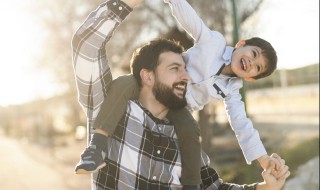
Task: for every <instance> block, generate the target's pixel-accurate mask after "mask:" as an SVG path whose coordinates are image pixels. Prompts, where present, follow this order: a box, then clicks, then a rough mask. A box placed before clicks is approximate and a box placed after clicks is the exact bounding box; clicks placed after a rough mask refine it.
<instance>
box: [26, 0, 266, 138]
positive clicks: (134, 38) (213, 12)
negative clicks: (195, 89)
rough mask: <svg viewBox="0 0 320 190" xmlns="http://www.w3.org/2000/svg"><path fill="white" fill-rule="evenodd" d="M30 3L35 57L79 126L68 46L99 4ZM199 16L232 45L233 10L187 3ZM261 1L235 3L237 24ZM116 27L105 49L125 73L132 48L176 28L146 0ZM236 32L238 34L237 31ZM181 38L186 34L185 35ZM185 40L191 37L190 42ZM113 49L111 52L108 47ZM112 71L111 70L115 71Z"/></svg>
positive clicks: (211, 0) (213, 3) (165, 10)
mask: <svg viewBox="0 0 320 190" xmlns="http://www.w3.org/2000/svg"><path fill="white" fill-rule="evenodd" d="M33 1H34V3H31V5H32V9H33V10H34V14H35V15H37V18H38V19H39V21H40V22H41V23H42V25H43V28H44V32H45V33H46V39H45V42H44V47H43V49H44V51H43V54H42V55H41V56H40V57H39V59H38V64H39V65H40V66H41V67H43V68H46V69H50V70H52V71H54V72H55V74H56V76H57V77H56V79H57V82H59V83H60V84H61V86H62V88H64V89H66V92H67V93H68V95H67V97H68V99H69V102H70V107H72V109H73V111H74V114H73V120H74V121H73V122H74V123H73V126H75V127H76V126H77V125H79V123H80V116H79V106H78V103H77V100H76V98H75V97H76V89H75V81H74V76H73V69H72V64H71V49H70V42H71V37H72V35H73V33H74V32H75V30H76V28H77V27H79V25H80V24H81V22H83V20H84V19H85V17H86V16H87V15H88V13H89V11H90V10H92V9H93V8H95V7H96V6H97V5H98V4H100V3H101V2H103V1H101V0H100V1H98V0H96V1H90V2H88V1H86V0H78V1H77V2H75V1H72V0H55V1H50V0H43V1H37V2H35V0H33ZM189 2H190V4H191V5H192V6H193V7H194V9H195V10H196V11H197V13H198V14H199V15H200V17H201V18H202V19H203V20H204V22H205V23H206V24H207V25H208V27H209V28H212V29H214V30H217V31H219V32H221V33H222V34H223V35H224V36H225V37H226V39H227V42H228V44H230V45H232V41H233V40H232V31H233V29H232V7H231V2H230V1H221V0H207V1H198V0H189ZM262 2H263V0H244V1H237V2H236V3H237V7H238V16H239V17H238V18H239V25H240V26H241V23H243V22H244V21H245V20H246V19H247V18H249V17H250V16H251V15H252V14H253V13H254V12H256V11H257V10H258V8H259V6H260V4H261V3H262ZM124 23H125V24H122V25H120V27H119V28H118V29H117V34H116V35H114V36H113V38H112V39H111V40H110V42H109V43H108V45H107V50H108V52H107V53H108V55H109V58H110V64H111V69H114V70H117V69H118V70H119V74H120V73H121V71H124V70H125V71H126V72H128V69H129V60H130V57H131V54H132V52H133V50H134V49H135V48H136V47H138V46H140V45H141V44H142V43H145V42H147V41H149V40H150V39H153V38H155V37H158V36H163V35H165V34H167V33H169V32H170V31H171V32H172V31H173V30H174V28H178V29H179V30H180V31H181V32H182V33H184V32H183V30H182V29H181V27H179V26H177V24H176V22H175V20H174V18H173V17H172V15H171V12H170V9H169V6H166V5H164V3H163V2H162V0H146V1H145V3H144V4H143V5H142V6H139V7H138V8H137V9H136V10H134V11H133V12H132V13H131V15H130V16H129V17H128V18H127V19H126V20H125V21H124ZM240 33H241V32H240ZM184 35H185V34H184ZM189 40H190V38H189ZM110 46H112V48H108V47H110ZM115 73H116V72H115ZM207 115H208V114H200V117H201V118H200V119H201V121H203V122H201V128H202V129H203V131H204V132H206V131H205V127H204V126H207V125H208V124H209V123H208V122H206V121H208V120H209V119H208V116H207Z"/></svg>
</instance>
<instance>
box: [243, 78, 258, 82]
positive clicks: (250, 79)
mask: <svg viewBox="0 0 320 190" xmlns="http://www.w3.org/2000/svg"><path fill="white" fill-rule="evenodd" d="M244 80H245V81H248V82H253V81H255V80H256V79H254V78H244Z"/></svg>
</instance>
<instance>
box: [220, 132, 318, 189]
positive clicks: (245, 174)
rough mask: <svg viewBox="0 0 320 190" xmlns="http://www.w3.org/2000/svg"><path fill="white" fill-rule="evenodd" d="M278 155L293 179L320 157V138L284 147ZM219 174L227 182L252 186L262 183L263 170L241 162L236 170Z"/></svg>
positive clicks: (221, 171) (254, 165)
mask: <svg viewBox="0 0 320 190" xmlns="http://www.w3.org/2000/svg"><path fill="white" fill-rule="evenodd" d="M276 153H279V155H280V156H281V157H282V158H283V159H285V160H286V165H288V166H289V168H290V172H291V176H290V177H293V176H295V173H296V171H297V169H298V167H299V166H300V165H302V164H305V163H306V162H307V161H309V160H311V159H312V158H314V157H316V156H319V137H317V138H314V139H310V140H307V141H304V142H302V143H300V144H298V145H297V146H295V147H293V148H290V149H287V148H286V147H282V149H280V151H276ZM218 172H219V174H220V177H221V178H222V179H223V180H224V181H227V182H233V183H238V184H244V183H246V184H250V183H254V182H258V181H262V177H261V172H262V169H261V167H260V165H259V164H258V162H256V161H255V162H254V163H253V164H252V165H247V164H245V163H243V160H241V162H240V161H239V164H238V166H237V167H236V168H232V169H222V170H220V171H218Z"/></svg>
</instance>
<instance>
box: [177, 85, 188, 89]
mask: <svg viewBox="0 0 320 190" xmlns="http://www.w3.org/2000/svg"><path fill="white" fill-rule="evenodd" d="M176 88H178V89H180V90H184V89H185V88H186V87H185V85H182V84H178V85H176Z"/></svg>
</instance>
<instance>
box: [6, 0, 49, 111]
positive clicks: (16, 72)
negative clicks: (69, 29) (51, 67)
mask: <svg viewBox="0 0 320 190" xmlns="http://www.w3.org/2000/svg"><path fill="white" fill-rule="evenodd" d="M26 3H28V2H27V1H23V0H13V1H4V2H2V3H1V6H0V19H1V25H2V26H1V28H2V29H1V31H0V41H1V43H0V52H1V62H2V63H1V65H2V69H1V70H0V85H1V89H2V90H1V93H0V106H6V105H9V104H20V103H24V102H26V101H30V100H33V99H35V98H40V97H43V96H47V95H48V93H52V92H50V89H47V88H43V87H46V86H48V85H46V84H47V83H48V82H49V81H50V78H48V74H41V75H39V74H38V73H37V72H36V68H35V63H34V61H35V57H36V55H38V54H39V53H40V52H41V43H42V38H43V36H42V35H41V32H40V31H41V28H40V26H39V25H38V24H37V22H35V19H34V18H33V15H32V13H31V11H28V10H25V9H23V7H24V5H25V4H26ZM49 76H50V75H49ZM39 87H41V88H42V91H39V89H41V88H39Z"/></svg>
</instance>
